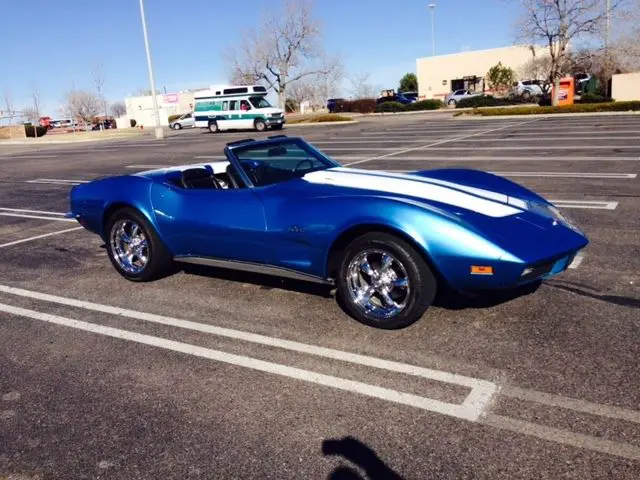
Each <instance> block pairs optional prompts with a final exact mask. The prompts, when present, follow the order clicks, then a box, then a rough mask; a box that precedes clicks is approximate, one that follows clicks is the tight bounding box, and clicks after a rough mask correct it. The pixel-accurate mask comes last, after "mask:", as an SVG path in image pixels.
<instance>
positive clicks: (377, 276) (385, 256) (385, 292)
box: [346, 249, 411, 319]
mask: <svg viewBox="0 0 640 480" xmlns="http://www.w3.org/2000/svg"><path fill="white" fill-rule="evenodd" d="M346 283H347V286H348V291H349V294H350V295H351V299H352V300H353V302H354V303H355V304H356V305H357V306H358V307H359V308H360V309H361V310H362V312H363V313H365V314H366V315H368V316H372V317H374V318H377V319H386V318H391V317H395V316H396V315H398V314H400V313H401V312H402V311H403V310H404V309H405V307H406V306H407V302H408V300H409V294H410V292H411V285H410V281H409V275H408V274H407V270H406V269H405V267H404V265H403V264H402V263H401V262H400V261H399V260H398V259H397V258H395V257H394V256H393V255H391V254H390V253H388V252H385V251H383V250H373V249H371V250H364V251H362V252H360V253H359V254H358V255H356V256H355V257H354V258H353V259H352V260H351V262H349V266H348V267H347V278H346Z"/></svg>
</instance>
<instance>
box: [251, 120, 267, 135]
mask: <svg viewBox="0 0 640 480" xmlns="http://www.w3.org/2000/svg"><path fill="white" fill-rule="evenodd" d="M253 128H255V129H256V131H257V132H264V131H265V130H266V129H267V124H266V123H264V120H262V119H261V118H256V120H255V121H254V122H253Z"/></svg>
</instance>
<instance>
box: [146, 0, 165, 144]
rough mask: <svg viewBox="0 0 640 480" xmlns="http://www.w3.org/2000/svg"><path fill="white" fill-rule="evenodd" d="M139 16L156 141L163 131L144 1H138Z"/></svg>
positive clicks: (162, 135)
mask: <svg viewBox="0 0 640 480" xmlns="http://www.w3.org/2000/svg"><path fill="white" fill-rule="evenodd" d="M140 16H141V17H142V33H143V34H144V48H145V50H146V52H147V66H148V67H149V82H151V97H152V98H153V114H154V116H155V118H156V125H155V134H156V140H161V139H163V138H164V130H163V129H162V126H160V112H158V99H157V98H156V81H155V79H154V78H153V66H152V65H151V52H150V51H149V38H148V35H147V21H146V20H145V18H144V1H143V0H140Z"/></svg>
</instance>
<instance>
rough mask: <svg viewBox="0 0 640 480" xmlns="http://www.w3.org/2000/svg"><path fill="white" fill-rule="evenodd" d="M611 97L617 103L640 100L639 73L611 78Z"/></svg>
mask: <svg viewBox="0 0 640 480" xmlns="http://www.w3.org/2000/svg"><path fill="white" fill-rule="evenodd" d="M611 96H612V97H613V98H614V100H616V101H617V102H624V101H630V100H640V72H634V73H619V74H616V75H614V76H613V77H612V78H611Z"/></svg>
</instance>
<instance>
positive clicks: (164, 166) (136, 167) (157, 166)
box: [124, 157, 200, 170]
mask: <svg viewBox="0 0 640 480" xmlns="http://www.w3.org/2000/svg"><path fill="white" fill-rule="evenodd" d="M195 158H200V157H195ZM170 166H171V165H127V166H126V167H124V168H133V169H145V170H146V169H151V168H169V167H170Z"/></svg>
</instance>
